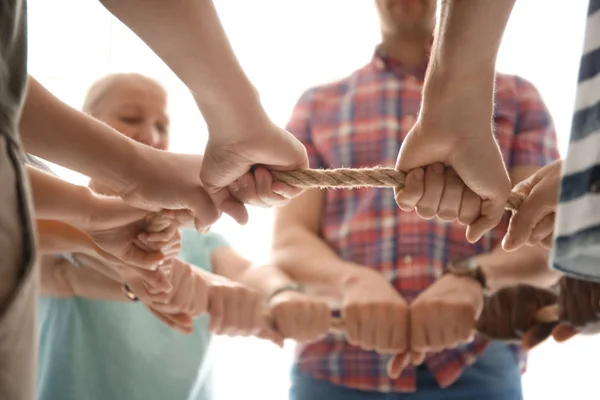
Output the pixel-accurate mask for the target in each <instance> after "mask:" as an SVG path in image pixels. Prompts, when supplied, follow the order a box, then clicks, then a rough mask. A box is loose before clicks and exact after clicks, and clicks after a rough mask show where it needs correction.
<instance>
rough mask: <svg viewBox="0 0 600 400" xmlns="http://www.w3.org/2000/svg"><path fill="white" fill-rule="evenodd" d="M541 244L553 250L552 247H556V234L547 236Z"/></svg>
mask: <svg viewBox="0 0 600 400" xmlns="http://www.w3.org/2000/svg"><path fill="white" fill-rule="evenodd" d="M540 244H541V245H542V246H543V247H544V248H546V249H548V250H551V249H552V246H554V232H552V233H551V234H549V235H548V236H546V237H545V238H544V239H543V240H542V241H541V242H540Z"/></svg>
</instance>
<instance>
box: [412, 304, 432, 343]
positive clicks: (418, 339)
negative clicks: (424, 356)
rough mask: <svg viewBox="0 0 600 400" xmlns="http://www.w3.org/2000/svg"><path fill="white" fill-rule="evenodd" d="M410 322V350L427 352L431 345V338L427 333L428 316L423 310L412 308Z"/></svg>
mask: <svg viewBox="0 0 600 400" xmlns="http://www.w3.org/2000/svg"><path fill="white" fill-rule="evenodd" d="M409 318H410V323H409V328H410V330H409V332H410V337H409V339H408V342H409V343H410V351H412V352H416V353H420V352H426V351H427V350H428V347H429V339H428V335H427V328H426V323H427V317H426V316H425V315H424V312H422V311H421V310H416V309H411V310H410V313H409Z"/></svg>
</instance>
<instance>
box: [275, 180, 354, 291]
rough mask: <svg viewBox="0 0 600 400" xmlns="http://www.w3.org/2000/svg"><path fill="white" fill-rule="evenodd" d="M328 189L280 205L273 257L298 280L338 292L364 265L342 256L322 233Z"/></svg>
mask: <svg viewBox="0 0 600 400" xmlns="http://www.w3.org/2000/svg"><path fill="white" fill-rule="evenodd" d="M324 202H325V193H324V192H322V191H319V190H311V191H307V192H306V193H303V194H302V195H300V196H299V197H297V198H295V199H293V200H291V201H290V203H289V204H288V205H287V206H285V207H281V208H278V209H276V211H275V212H276V214H275V215H276V216H275V234H274V239H273V260H274V262H275V265H277V267H279V268H281V269H282V270H283V271H284V272H285V273H286V274H287V275H288V276H289V277H290V278H292V279H293V280H294V281H297V282H301V283H305V284H309V285H317V286H319V285H323V286H324V289H326V290H327V289H330V290H333V291H334V292H335V293H339V291H340V290H341V289H342V288H343V287H344V286H345V284H346V283H348V281H349V280H350V279H351V278H352V276H353V273H354V271H356V270H357V269H358V268H362V267H361V266H358V265H355V264H352V263H350V262H347V261H344V260H342V259H341V258H340V257H339V256H338V255H337V254H336V253H335V252H334V251H333V250H332V249H331V248H329V246H328V245H327V244H326V243H325V242H324V241H323V240H322V239H321V237H320V226H321V218H322V210H323V207H324Z"/></svg>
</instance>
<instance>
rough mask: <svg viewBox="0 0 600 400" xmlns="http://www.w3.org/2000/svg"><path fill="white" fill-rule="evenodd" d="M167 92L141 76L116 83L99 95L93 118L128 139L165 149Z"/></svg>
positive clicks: (166, 144) (166, 143)
mask: <svg viewBox="0 0 600 400" xmlns="http://www.w3.org/2000/svg"><path fill="white" fill-rule="evenodd" d="M166 109H167V94H166V93H165V91H164V90H163V89H162V88H161V87H160V86H158V85H157V84H156V83H154V82H152V81H150V80H146V79H143V78H141V77H139V78H138V77H130V78H127V79H121V80H119V81H117V82H115V83H114V84H113V85H112V86H111V87H110V88H109V89H108V90H107V92H106V93H105V94H104V95H103V96H102V98H101V100H100V102H99V103H98V104H97V105H96V107H95V110H94V115H93V116H94V117H96V118H98V119H100V120H102V121H104V122H105V123H106V124H107V125H109V126H111V127H112V128H114V129H116V130H118V131H119V132H121V133H122V134H124V135H125V136H128V137H130V138H131V139H133V140H135V141H137V142H140V143H143V144H146V145H148V146H151V147H154V148H157V149H161V150H166V149H167V148H168V147H169V118H168V117H167V111H166Z"/></svg>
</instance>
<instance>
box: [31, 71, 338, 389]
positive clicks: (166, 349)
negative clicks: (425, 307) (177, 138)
mask: <svg viewBox="0 0 600 400" xmlns="http://www.w3.org/2000/svg"><path fill="white" fill-rule="evenodd" d="M83 110H84V111H85V112H86V113H88V114H89V115H91V116H93V117H95V118H97V119H99V120H101V121H103V122H104V123H106V124H107V125H109V126H111V127H112V128H114V129H116V130H118V131H119V132H121V133H122V134H124V135H126V136H128V137H130V138H131V139H133V140H135V141H138V142H141V143H144V144H146V145H148V146H152V147H154V148H157V149H163V150H166V149H167V148H168V146H169V117H168V113H167V111H166V110H167V93H166V91H165V90H164V88H163V87H162V86H161V85H160V84H158V83H157V82H156V81H154V80H152V79H149V78H148V77H145V76H142V75H139V74H113V75H109V76H106V77H104V78H102V79H100V80H99V81H97V82H96V83H94V84H93V85H92V87H91V88H90V90H89V91H88V94H87V96H86V99H85V101H84V105H83ZM132 167H134V166H132ZM90 188H92V189H93V190H94V191H95V192H97V193H100V194H104V195H112V193H110V191H109V190H108V189H107V188H106V187H103V186H102V185H101V184H99V183H97V182H95V181H94V180H92V181H91V182H90ZM180 234H181V251H180V252H179V256H178V257H176V258H174V259H172V260H171V261H170V263H171V264H170V268H171V270H170V272H169V273H168V274H167V277H168V279H169V283H170V286H171V289H170V291H168V292H165V293H160V294H157V292H155V291H152V290H149V289H148V288H147V286H146V287H144V285H143V282H141V283H140V282H138V283H139V284H133V283H131V284H130V281H128V280H127V279H128V277H127V276H123V275H119V274H114V268H109V267H108V266H107V265H103V262H102V261H99V260H97V259H93V258H92V257H89V256H88V255H86V254H68V255H49V256H45V257H44V258H43V260H42V267H41V276H42V294H43V297H42V299H41V304H40V327H41V332H40V361H39V379H38V400H71V399H72V400H75V399H78V400H79V399H86V400H88V399H89V400H96V399H98V400H104V399H111V400H119V399H123V400H137V399H139V400H149V399H157V400H164V399H175V400H179V399H181V400H188V399H189V400H192V399H193V400H200V399H202V400H210V399H211V398H212V394H211V393H212V391H211V385H210V382H211V380H210V372H211V369H212V365H211V362H210V359H209V357H208V354H209V352H208V349H209V347H210V346H209V343H210V333H211V332H214V333H217V334H226V335H230V336H238V335H241V336H247V335H260V336H262V337H265V338H268V339H270V340H272V341H274V342H276V343H278V344H281V341H282V340H283V338H282V336H281V335H280V334H279V333H278V332H276V331H275V330H274V329H272V328H271V326H270V325H267V324H266V321H265V317H264V316H263V311H264V310H263V308H264V306H265V300H266V299H268V300H269V301H270V300H271V299H272V298H273V297H277V301H276V302H272V303H269V302H267V305H268V304H272V305H273V306H272V307H271V308H267V309H268V310H269V311H271V312H272V314H273V315H274V317H273V318H274V323H275V326H277V325H280V328H281V326H284V325H285V323H284V322H283V323H282V322H279V324H278V323H277V315H280V314H281V313H278V312H277V310H275V308H279V309H280V308H281V307H282V306H283V307H285V310H286V313H287V314H288V316H289V315H290V313H291V314H292V315H293V314H298V315H301V316H304V317H300V320H299V321H296V325H297V326H298V328H296V330H295V331H294V332H289V330H288V332H286V333H287V336H289V337H294V335H300V336H302V337H310V336H311V335H313V336H314V335H315V334H316V332H319V331H323V330H326V329H327V327H328V322H329V321H327V320H324V318H323V317H322V318H320V319H319V318H317V319H315V318H312V321H310V320H311V316H315V315H329V314H328V308H327V305H326V303H324V302H321V301H318V300H313V299H310V298H309V297H307V296H305V295H303V294H302V293H298V292H297V290H296V291H295V293H294V296H288V297H285V296H284V295H285V293H283V292H286V291H289V290H293V289H295V286H294V283H293V282H292V281H291V280H290V279H288V278H287V277H286V276H285V275H283V274H282V273H281V272H279V270H278V269H276V268H271V267H269V266H261V267H255V266H252V264H251V263H250V261H248V260H246V259H244V258H243V257H241V256H240V255H239V254H238V253H236V252H235V251H234V250H233V249H232V248H231V247H230V246H229V245H228V244H227V242H226V240H225V239H224V238H223V237H222V236H220V235H218V234H216V233H207V234H201V233H198V232H197V231H195V230H194V229H190V228H185V229H181V231H180ZM150 236H151V235H150ZM150 236H148V237H146V238H145V240H146V241H145V242H144V244H147V245H151V242H152V238H151V237H150ZM125 270H126V271H129V269H125ZM131 282H132V281H131ZM282 293H283V294H282ZM132 300H133V301H132ZM296 310H301V311H302V312H301V313H300V312H297V311H296ZM206 314H208V315H206ZM157 317H158V318H157ZM288 319H289V317H288ZM319 324H320V325H319ZM280 330H281V329H280ZM300 331H301V332H300Z"/></svg>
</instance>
